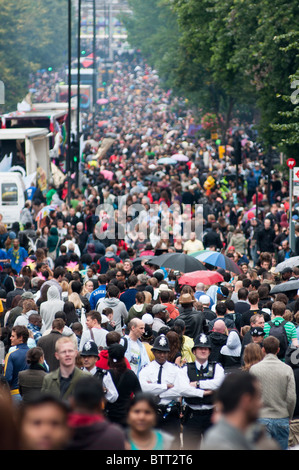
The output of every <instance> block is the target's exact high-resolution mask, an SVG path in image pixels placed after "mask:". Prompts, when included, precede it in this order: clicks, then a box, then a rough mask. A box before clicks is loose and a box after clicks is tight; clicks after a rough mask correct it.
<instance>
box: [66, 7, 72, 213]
mask: <svg viewBox="0 0 299 470" xmlns="http://www.w3.org/2000/svg"><path fill="white" fill-rule="evenodd" d="M71 72H72V2H71V0H68V133H67V155H66V175H67V183H68V191H67V200H68V205H70V202H71V113H72V106H71V100H72V96H71V95H72V77H71Z"/></svg>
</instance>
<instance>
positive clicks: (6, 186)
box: [1, 183, 18, 206]
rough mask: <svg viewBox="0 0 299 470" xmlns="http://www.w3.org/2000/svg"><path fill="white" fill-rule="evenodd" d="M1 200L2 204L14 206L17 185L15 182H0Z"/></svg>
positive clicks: (16, 196)
mask: <svg viewBox="0 0 299 470" xmlns="http://www.w3.org/2000/svg"><path fill="white" fill-rule="evenodd" d="M1 200H2V204H3V205H4V206H5V205H6V206H12V205H13V206H15V205H17V204H18V187H17V185H16V184H15V183H2V184H1Z"/></svg>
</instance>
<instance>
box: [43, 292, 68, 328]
mask: <svg viewBox="0 0 299 470" xmlns="http://www.w3.org/2000/svg"><path fill="white" fill-rule="evenodd" d="M63 307H64V302H63V300H61V298H60V293H59V290H58V289H57V287H56V286H54V285H53V286H50V287H49V289H48V292H47V300H46V302H42V303H41V305H40V315H41V317H42V319H43V323H44V326H43V329H45V330H47V329H49V328H51V327H52V322H53V320H54V318H55V313H56V312H59V311H61V310H63Z"/></svg>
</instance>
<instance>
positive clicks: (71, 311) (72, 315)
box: [63, 300, 79, 327]
mask: <svg viewBox="0 0 299 470" xmlns="http://www.w3.org/2000/svg"><path fill="white" fill-rule="evenodd" d="M63 311H64V313H65V314H66V326H69V327H71V326H72V324H73V323H76V322H78V321H79V318H78V315H77V312H76V308H75V305H74V304H73V302H70V301H69V300H67V301H66V302H64V306H63Z"/></svg>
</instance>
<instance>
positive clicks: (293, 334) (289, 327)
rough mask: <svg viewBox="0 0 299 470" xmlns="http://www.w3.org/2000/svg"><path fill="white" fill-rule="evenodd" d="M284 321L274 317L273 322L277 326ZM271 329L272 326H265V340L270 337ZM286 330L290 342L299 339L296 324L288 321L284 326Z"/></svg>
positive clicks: (267, 324)
mask: <svg viewBox="0 0 299 470" xmlns="http://www.w3.org/2000/svg"><path fill="white" fill-rule="evenodd" d="M283 321H284V319H283V318H282V317H274V319H273V320H272V322H275V323H276V324H280V323H281V322H283ZM270 328H271V325H269V323H265V326H264V332H265V333H266V334H265V338H267V336H269V332H270ZM284 328H285V330H286V334H287V338H288V341H289V342H291V341H292V339H294V338H297V331H296V327H295V325H294V323H292V322H290V321H287V322H286V324H285V325H284Z"/></svg>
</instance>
